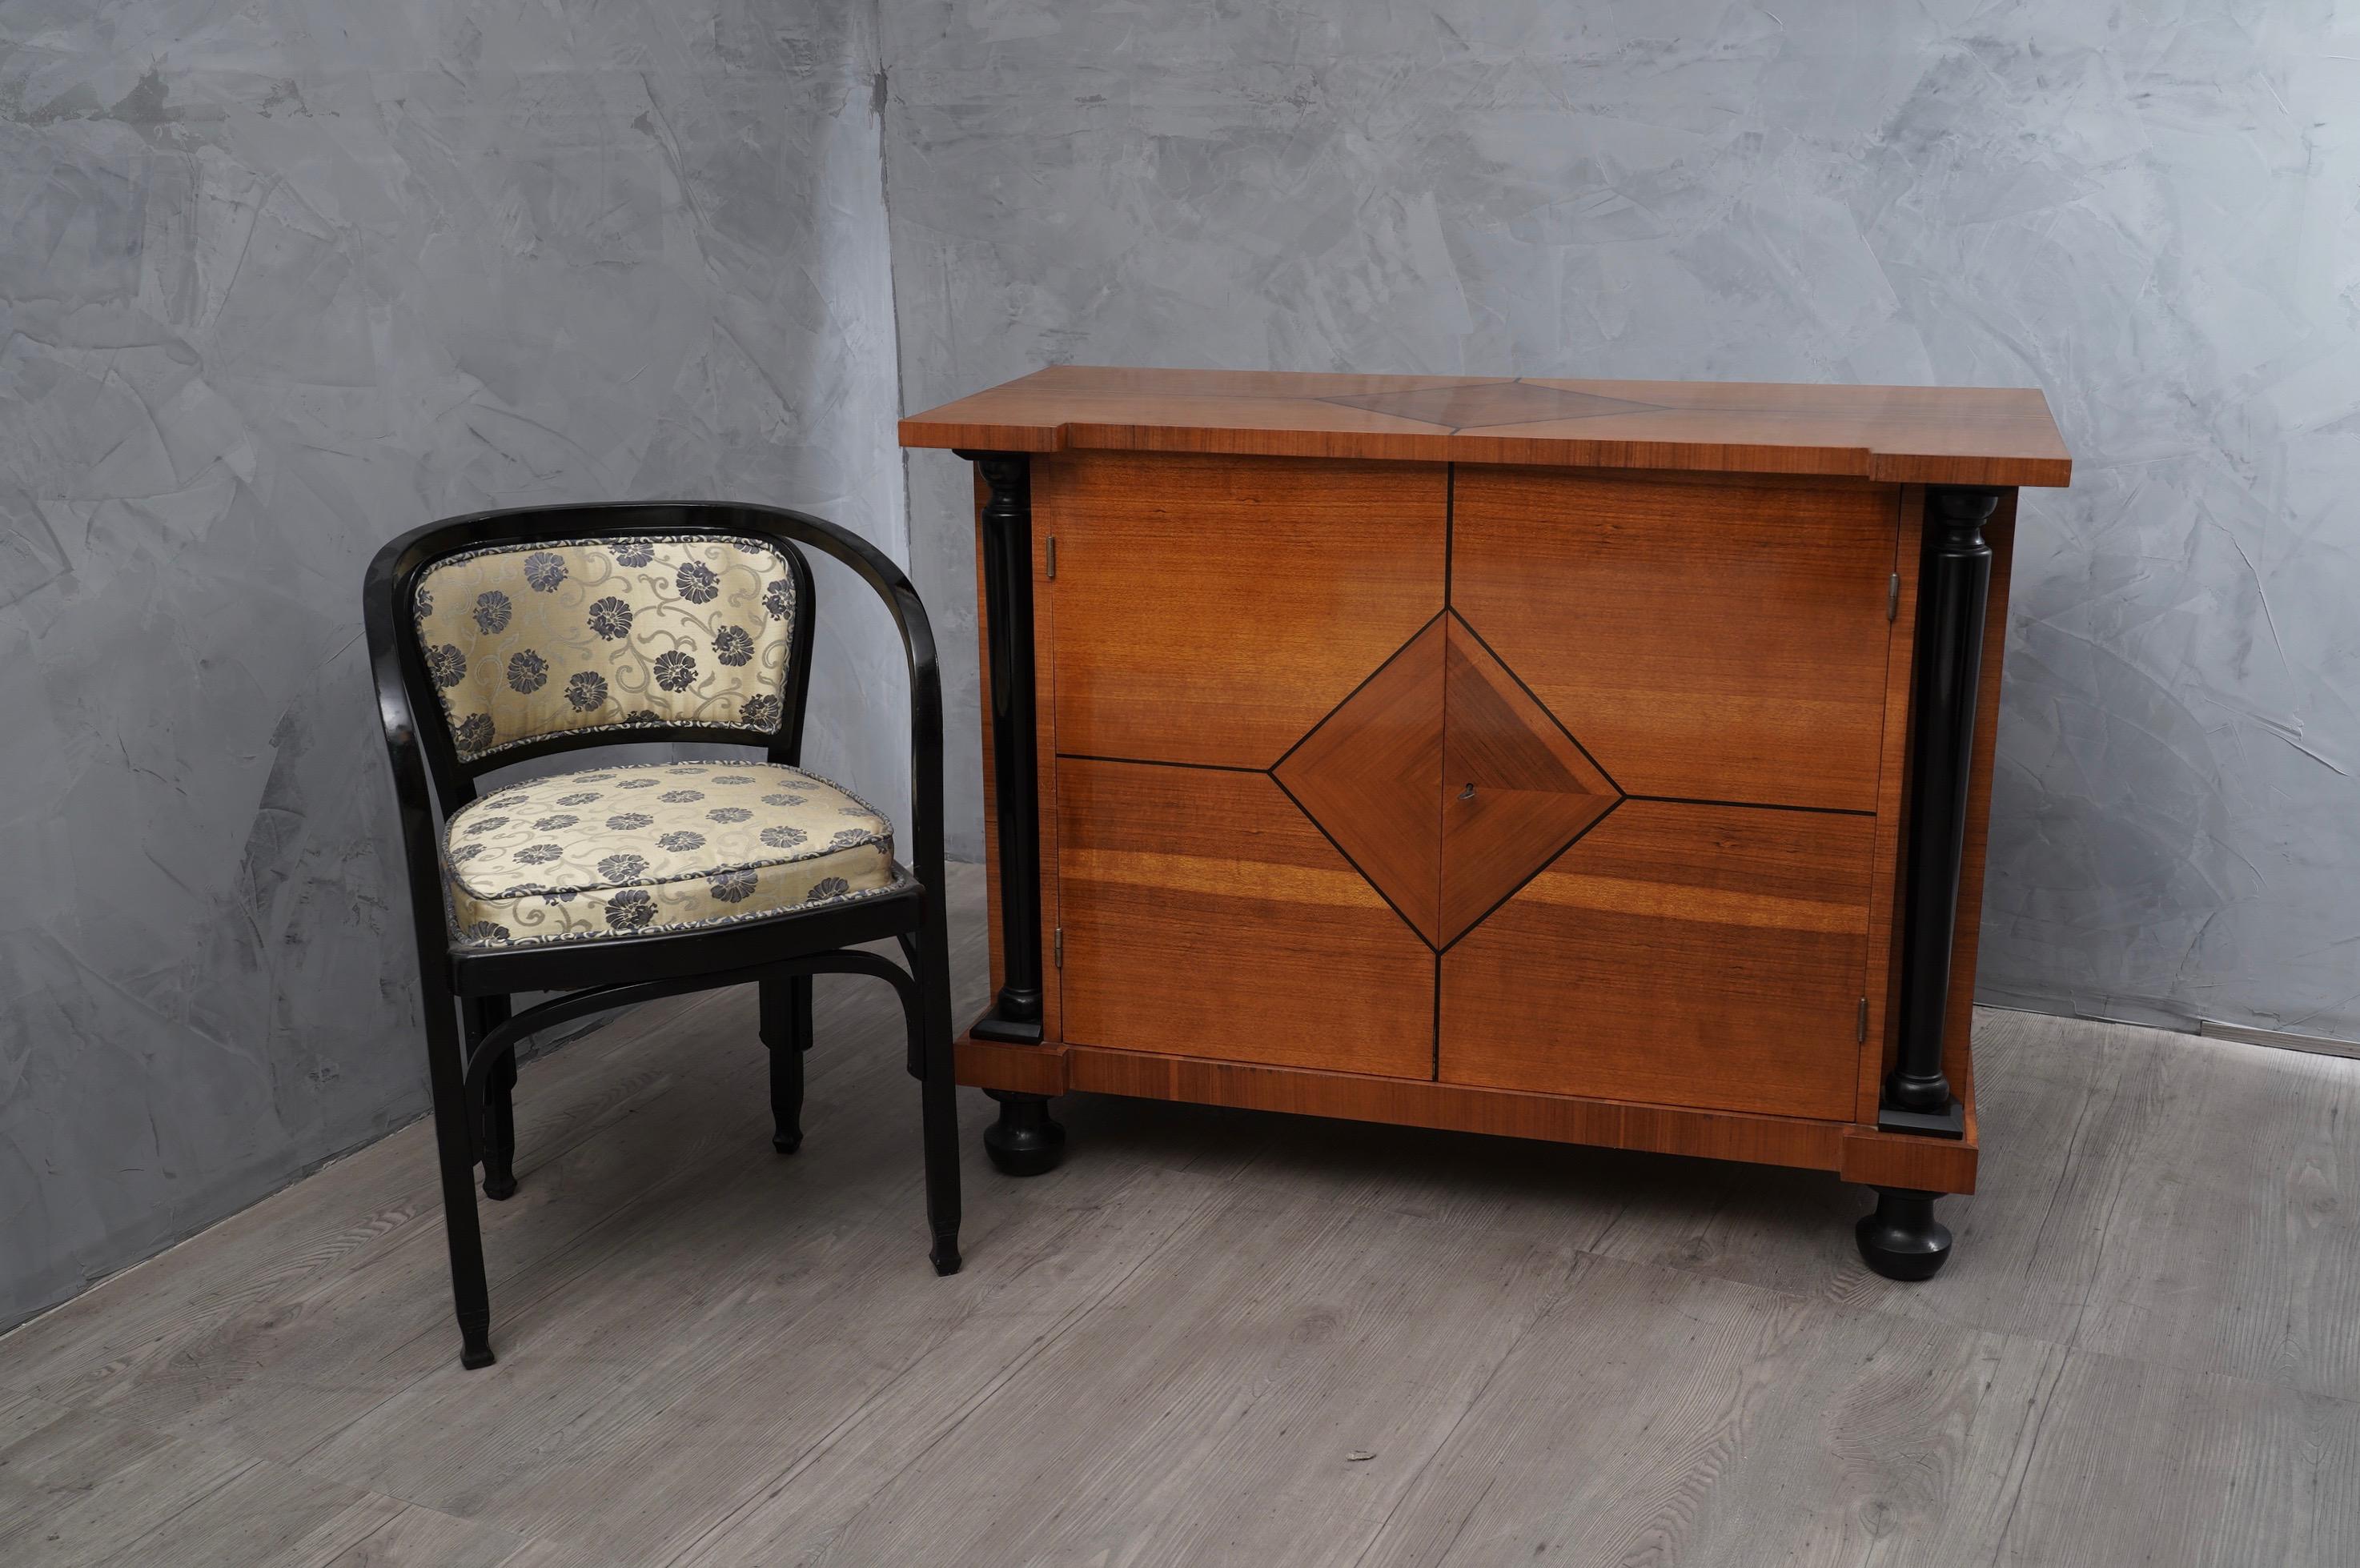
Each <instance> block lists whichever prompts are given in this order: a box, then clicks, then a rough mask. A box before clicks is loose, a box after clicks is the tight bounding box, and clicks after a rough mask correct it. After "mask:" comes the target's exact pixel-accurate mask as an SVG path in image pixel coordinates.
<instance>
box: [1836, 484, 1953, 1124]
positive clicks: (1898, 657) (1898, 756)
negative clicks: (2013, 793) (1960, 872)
mask: <svg viewBox="0 0 2360 1568" xmlns="http://www.w3.org/2000/svg"><path fill="white" fill-rule="evenodd" d="M1925 520H1926V491H1925V487H1924V486H1922V485H1903V486H1902V488H1901V527H1900V530H1899V537H1898V538H1897V539H1896V540H1895V541H1894V554H1893V578H1894V584H1895V588H1894V597H1893V635H1892V637H1890V638H1889V639H1887V642H1886V645H1885V728H1884V734H1883V735H1882V736H1881V738H1880V740H1879V742H1878V763H1877V776H1876V849H1875V853H1874V855H1873V857H1872V858H1871V859H1870V861H1869V887H1868V969H1867V973H1866V974H1865V975H1863V987H1864V989H1865V990H1866V992H1867V995H1868V1028H1867V1030H1866V1038H1865V1039H1863V1040H1862V1041H1861V1043H1860V1086H1859V1090H1858V1094H1857V1097H1856V1099H1855V1102H1854V1114H1855V1115H1856V1116H1858V1117H1859V1119H1860V1120H1861V1121H1862V1122H1863V1123H1864V1124H1867V1125H1870V1126H1874V1124H1875V1122H1876V1107H1877V1103H1878V1101H1879V1099H1880V1098H1881V1096H1882V1095H1883V1093H1884V1083H1885V1069H1886V1068H1887V1066H1888V1065H1890V1063H1891V1062H1893V1060H1894V1057H1895V1054H1896V1051H1898V1050H1899V1048H1900V1043H1901V1009H1900V1008H1899V1007H1898V1006H1896V1001H1897V999H1898V997H1899V996H1900V995H1901V941H1900V931H1901V921H1902V908H1901V896H1902V887H1901V846H1902V845H1903V844H1907V842H1908V836H1907V835H1908V831H1909V794H1908V786H1909V704H1910V702H1911V701H1912V700H1913V698H1914V695H1915V686H1916V681H1917V573H1918V567H1919V564H1920V563H1919V560H1918V546H1919V543H1920V542H1921V540H1922V539H1923V538H1924V528H1925ZM1982 809H1983V806H1982V804H1980V803H1978V804H1975V805H1973V806H1971V808H1970V810H1971V811H1980V810H1982Z"/></svg>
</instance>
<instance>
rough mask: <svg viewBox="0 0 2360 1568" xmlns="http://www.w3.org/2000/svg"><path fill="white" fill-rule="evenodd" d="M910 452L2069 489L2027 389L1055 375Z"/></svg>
mask: <svg viewBox="0 0 2360 1568" xmlns="http://www.w3.org/2000/svg"><path fill="white" fill-rule="evenodd" d="M901 444H902V445H903V446H909V447H961V448H967V449H970V450H973V449H986V450H992V451H1000V452H1068V451H1073V452H1080V451H1111V452H1208V453H1226V454H1232V455H1240V456H1248V455H1260V456H1279V457H1343V458H1363V459H1384V460H1392V461H1417V462H1457V463H1546V464H1550V465H1554V466H1571V467H1585V468H1642V469H1655V470H1665V471H1688V472H1710V473H1742V474H1826V475H1832V476H1841V477H1846V478H1854V479H1874V480H1879V481H1884V482H1888V483H1896V484H1897V483H1915V484H1927V485H2067V484H2070V483H2071V482H2072V474H2073V463H2072V458H2071V457H2070V454H2069V453H2068V452H2066V450H2065V444H2064V441H2062V439H2061V438H2060V437H2059V435H2058V433H2057V425H2056V421H2055V420H2054V419H2052V418H2050V416H2049V404H2048V400H2047V399H2046V398H2044V397H2042V396H2041V395H2040V393H2039V392H2038V391H2037V390H2033V389H2029V388H1987V387H1815V386H1796V385H1781V384H1775V383H1758V382H1757V383H1736V382H1681V381H1572V380H1557V379H1542V378H1530V377H1528V378H1523V379H1514V378H1510V377H1504V376H1335V375H1301V374H1293V373H1287V372H1279V371H1218V370H1145V369H1132V368H1122V367H1116V366H1101V365H1054V366H1051V367H1050V368H1048V369H1045V370H1039V371H1035V372H1033V373H1032V375H1030V376H1022V377H1020V378H1019V379H1017V380H1015V381H1011V382H1007V383H1004V384H1002V385H1001V386H999V387H993V388H991V389H990V390H989V391H985V392H979V393H977V394H975V395H974V396H972V397H962V398H960V399H958V400H957V401H956V402H952V403H946V404H944V405H943V406H942V407H940V408H932V409H929V410H927V411H926V412H924V413H922V414H915V415H912V416H911V417H910V418H908V419H903V420H902V421H901Z"/></svg>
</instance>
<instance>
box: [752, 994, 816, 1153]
mask: <svg viewBox="0 0 2360 1568" xmlns="http://www.w3.org/2000/svg"><path fill="white" fill-rule="evenodd" d="M759 989H760V992H761V1011H762V1026H761V1027H762V1043H763V1044H764V1045H766V1046H768V1047H770V1147H771V1148H773V1149H777V1150H778V1151H779V1152H780V1153H781V1154H792V1153H793V1152H794V1151H795V1150H796V1149H801V1148H802V1147H803V1052H804V1051H809V1050H810V1049H811V1048H812V977H811V976H810V975H787V976H785V977H783V978H781V979H776V980H764V981H761V982H759Z"/></svg>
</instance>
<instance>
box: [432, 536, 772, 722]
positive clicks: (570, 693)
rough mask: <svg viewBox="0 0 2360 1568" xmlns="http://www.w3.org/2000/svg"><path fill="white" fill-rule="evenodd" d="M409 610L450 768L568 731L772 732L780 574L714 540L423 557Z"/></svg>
mask: <svg viewBox="0 0 2360 1568" xmlns="http://www.w3.org/2000/svg"><path fill="white" fill-rule="evenodd" d="M410 607H411V613H412V615H414V616H415V618H416V620H417V623H418V640H419V646H420V648H421V649H422V650H423V652H424V654H425V658H426V670H427V674H428V675H429V676H430V677H431V678H432V680H433V681H434V685H435V688H436V690H437V691H439V692H440V694H441V696H442V699H443V717H444V718H445V719H446V720H447V721H448V722H449V724H450V725H451V734H452V736H453V739H454V740H455V742H456V743H457V746H458V749H459V756H460V757H461V758H462V759H463V760H473V759H475V758H477V757H484V756H486V755H488V754H490V753H492V752H496V751H499V750H501V749H503V748H504V747H507V746H516V745H518V744H519V743H521V742H524V741H529V740H534V739H538V738H539V737H541V736H543V735H566V734H572V733H575V732H578V731H582V730H595V729H612V728H629V729H659V728H662V727H664V726H666V725H676V724H720V725H727V726H729V727H731V728H743V729H747V730H751V731H756V732H759V733H760V734H763V735H770V734H775V733H776V732H777V730H778V728H779V724H780V721H781V717H782V713H781V691H782V689H783V685H784V680H785V674H786V666H787V650H788V648H789V646H790V644H791V639H792V634H793V631H794V623H795V613H796V610H797V608H798V606H797V605H796V604H795V590H794V578H793V577H792V575H791V574H790V572H789V570H788V566H787V562H786V560H785V558H784V557H783V556H781V554H780V551H779V548H778V547H777V546H775V545H771V544H767V543H764V542H762V541H760V540H759V539H734V538H724V537H718V536H715V535H710V534H706V535H695V536H681V537H677V538H650V537H647V536H644V535H642V536H617V537H615V538H612V539H575V540H563V541H557V542H551V543H542V544H532V545H504V546H502V547H500V548H499V549H497V550H473V551H470V552H468V553H466V554H464V555H454V556H452V557H450V558H449V559H447V560H443V561H436V562H435V563H434V564H433V565H432V566H430V567H428V568H427V569H426V570H425V571H424V572H421V573H420V574H419V578H418V587H417V592H416V596H415V597H414V599H413V600H412V602H411V606H410Z"/></svg>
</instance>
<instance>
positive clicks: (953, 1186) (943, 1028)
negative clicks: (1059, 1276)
mask: <svg viewBox="0 0 2360 1568" xmlns="http://www.w3.org/2000/svg"><path fill="white" fill-rule="evenodd" d="M937 929H939V928H937ZM904 951H906V952H907V953H908V954H909V957H910V968H911V971H912V974H913V975H914V976H915V978H916V980H917V985H916V987H915V989H914V991H913V993H912V996H911V997H910V1003H911V1006H912V1009H913V1010H912V1015H911V1018H912V1027H913V1028H915V1029H918V1030H919V1033H920V1038H919V1040H917V1041H916V1045H917V1049H916V1050H915V1051H912V1052H911V1055H912V1057H913V1058H914V1059H915V1064H916V1066H917V1068H918V1098H919V1109H920V1120H921V1125H922V1127H923V1144H924V1148H925V1166H926V1228H927V1230H928V1231H929V1232H930V1233H931V1235H932V1236H933V1247H932V1248H931V1250H930V1251H929V1253H928V1256H929V1257H930V1258H932V1259H933V1261H934V1272H935V1273H936V1274H938V1275H941V1274H956V1273H957V1272H958V1271H959V1265H960V1261H961V1260H960V1258H959V1242H958V1233H959V1165H958V1084H957V1082H956V1076H955V1073H956V1064H955V1062H954V1061H953V1058H952V1051H951V975H950V953H949V952H948V951H947V949H946V948H945V944H944V943H943V942H942V941H941V939H940V937H939V935H938V934H937V932H936V931H922V932H920V933H918V935H917V937H916V938H915V940H914V941H912V942H907V943H906V944H905V948H904Z"/></svg>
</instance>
